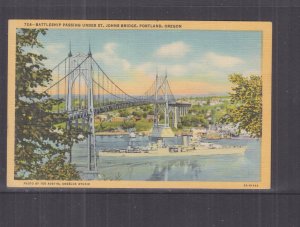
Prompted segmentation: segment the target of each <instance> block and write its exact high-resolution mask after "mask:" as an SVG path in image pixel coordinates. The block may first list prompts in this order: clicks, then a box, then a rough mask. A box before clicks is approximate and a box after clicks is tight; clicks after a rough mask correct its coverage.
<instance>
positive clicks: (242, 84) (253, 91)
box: [221, 74, 262, 137]
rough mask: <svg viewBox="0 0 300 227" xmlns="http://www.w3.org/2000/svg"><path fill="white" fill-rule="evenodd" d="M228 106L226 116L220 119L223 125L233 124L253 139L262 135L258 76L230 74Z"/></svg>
mask: <svg viewBox="0 0 300 227" xmlns="http://www.w3.org/2000/svg"><path fill="white" fill-rule="evenodd" d="M229 81H230V82H231V83H232V92H231V93H230V94H229V95H230V101H231V103H232V104H233V105H230V107H229V109H228V110H227V114H226V115H225V116H224V117H223V118H222V120H221V121H222V122H224V123H234V124H237V125H238V128H239V130H242V129H244V130H245V131H247V132H248V133H249V134H250V135H251V136H253V137H261V134H262V80H261V77H260V76H257V75H251V76H243V75H241V74H232V75H230V76H229Z"/></svg>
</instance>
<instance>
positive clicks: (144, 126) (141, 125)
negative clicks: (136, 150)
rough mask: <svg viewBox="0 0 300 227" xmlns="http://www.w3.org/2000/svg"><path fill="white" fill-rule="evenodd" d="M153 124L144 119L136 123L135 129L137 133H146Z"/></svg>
mask: <svg viewBox="0 0 300 227" xmlns="http://www.w3.org/2000/svg"><path fill="white" fill-rule="evenodd" d="M152 124H153V122H150V121H147V120H146V119H142V120H140V121H137V122H136V124H135V129H136V131H137V132H141V131H148V130H150V129H151V128H152Z"/></svg>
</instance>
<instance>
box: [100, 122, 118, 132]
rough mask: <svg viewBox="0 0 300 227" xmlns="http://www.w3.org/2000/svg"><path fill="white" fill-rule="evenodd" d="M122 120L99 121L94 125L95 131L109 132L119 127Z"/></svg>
mask: <svg viewBox="0 0 300 227" xmlns="http://www.w3.org/2000/svg"><path fill="white" fill-rule="evenodd" d="M122 123H123V122H108V121H104V122H100V123H99V124H96V125H95V129H96V131H97V132H109V131H113V130H116V129H118V128H120V127H121V125H122Z"/></svg>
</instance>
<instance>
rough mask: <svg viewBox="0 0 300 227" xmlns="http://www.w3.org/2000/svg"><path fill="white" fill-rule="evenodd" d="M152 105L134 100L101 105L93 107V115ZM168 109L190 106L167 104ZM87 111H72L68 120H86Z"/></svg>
mask: <svg viewBox="0 0 300 227" xmlns="http://www.w3.org/2000/svg"><path fill="white" fill-rule="evenodd" d="M158 103H159V104H165V102H164V101H163V100H162V101H159V102H158ZM148 104H153V101H149V100H138V101H137V100H135V101H132V102H128V101H127V102H119V103H112V104H108V105H103V106H101V107H98V108H97V107H94V114H95V115H97V114H101V113H105V112H110V111H113V110H119V109H125V108H128V107H134V106H142V105H148ZM169 107H177V108H185V109H188V108H190V107H191V104H189V103H180V102H172V103H169ZM88 114H89V111H88V109H78V110H72V111H71V112H68V118H69V120H75V119H80V118H86V117H88Z"/></svg>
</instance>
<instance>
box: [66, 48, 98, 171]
mask: <svg viewBox="0 0 300 227" xmlns="http://www.w3.org/2000/svg"><path fill="white" fill-rule="evenodd" d="M83 59H84V60H83ZM93 74H94V69H93V58H92V53H91V49H90V46H89V52H88V55H82V56H80V55H77V56H74V57H73V56H72V52H71V50H70V52H69V55H68V75H69V76H68V79H67V85H66V86H67V92H66V107H65V108H66V112H67V113H68V114H69V115H72V116H73V117H71V118H69V122H68V126H67V127H68V128H69V129H71V127H72V125H73V123H75V127H78V117H77V116H78V115H80V114H79V112H80V111H81V110H82V109H83V108H86V109H87V111H86V114H84V115H81V117H80V118H81V125H82V127H83V128H84V129H86V130H87V133H88V136H87V146H88V149H87V151H88V160H87V161H88V172H91V171H97V156H96V137H95V125H94V123H95V122H94V121H95V119H94V100H93V99H94V94H93V84H94V83H93ZM75 81H77V83H78V81H79V87H78V88H77V89H78V90H76V91H75V86H74V85H75ZM76 92H77V93H78V94H76ZM81 96H84V97H85V100H82V99H81ZM75 102H79V103H78V105H76V104H75ZM82 103H83V104H82ZM82 105H85V106H84V107H83V106H82ZM71 160H72V155H71V154H70V162H71Z"/></svg>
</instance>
